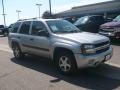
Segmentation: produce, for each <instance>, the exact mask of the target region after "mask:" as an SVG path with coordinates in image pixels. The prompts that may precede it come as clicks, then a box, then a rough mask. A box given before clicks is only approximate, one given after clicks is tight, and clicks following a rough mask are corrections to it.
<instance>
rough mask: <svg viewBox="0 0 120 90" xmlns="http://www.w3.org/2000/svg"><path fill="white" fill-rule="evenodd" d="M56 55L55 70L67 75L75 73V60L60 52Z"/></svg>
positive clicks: (71, 56)
mask: <svg viewBox="0 0 120 90" xmlns="http://www.w3.org/2000/svg"><path fill="white" fill-rule="evenodd" d="M57 55H58V56H57V62H56V63H57V68H58V70H59V71H60V72H61V73H62V74H65V75H68V74H72V73H73V72H76V70H77V67H76V62H75V58H74V56H73V55H72V54H71V53H69V52H61V53H59V54H57Z"/></svg>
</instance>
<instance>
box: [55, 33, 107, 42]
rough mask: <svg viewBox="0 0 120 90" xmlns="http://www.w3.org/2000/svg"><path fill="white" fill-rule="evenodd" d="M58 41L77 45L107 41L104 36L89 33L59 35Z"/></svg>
mask: <svg viewBox="0 0 120 90" xmlns="http://www.w3.org/2000/svg"><path fill="white" fill-rule="evenodd" d="M57 37H59V38H60V39H64V40H65V41H71V42H77V43H81V44H84V43H91V44H92V43H100V42H105V41H108V40H109V39H108V38H107V37H105V36H102V35H99V34H94V33H89V32H80V33H71V34H59V35H57Z"/></svg>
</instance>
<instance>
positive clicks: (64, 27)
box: [46, 20, 80, 33]
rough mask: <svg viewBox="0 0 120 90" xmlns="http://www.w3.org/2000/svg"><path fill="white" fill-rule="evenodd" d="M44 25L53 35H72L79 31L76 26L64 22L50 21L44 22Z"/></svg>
mask: <svg viewBox="0 0 120 90" xmlns="http://www.w3.org/2000/svg"><path fill="white" fill-rule="evenodd" d="M46 23H47V24H48V26H49V28H50V29H51V31H52V32H53V33H72V32H73V33H74V32H79V31H80V30H79V29H78V28H77V27H76V26H74V25H73V24H71V23H70V22H68V21H66V20H51V21H46Z"/></svg>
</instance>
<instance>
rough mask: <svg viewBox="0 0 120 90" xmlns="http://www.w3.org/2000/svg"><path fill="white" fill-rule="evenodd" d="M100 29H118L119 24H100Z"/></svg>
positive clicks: (113, 22)
mask: <svg viewBox="0 0 120 90" xmlns="http://www.w3.org/2000/svg"><path fill="white" fill-rule="evenodd" d="M100 27H101V28H114V27H120V22H117V21H116V22H115V21H112V22H108V23H105V24H102V25H101V26H100Z"/></svg>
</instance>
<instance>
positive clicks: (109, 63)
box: [106, 62, 120, 68]
mask: <svg viewBox="0 0 120 90" xmlns="http://www.w3.org/2000/svg"><path fill="white" fill-rule="evenodd" d="M106 64H108V65H111V66H114V67H117V68H120V65H119V64H115V63H111V62H106Z"/></svg>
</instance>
